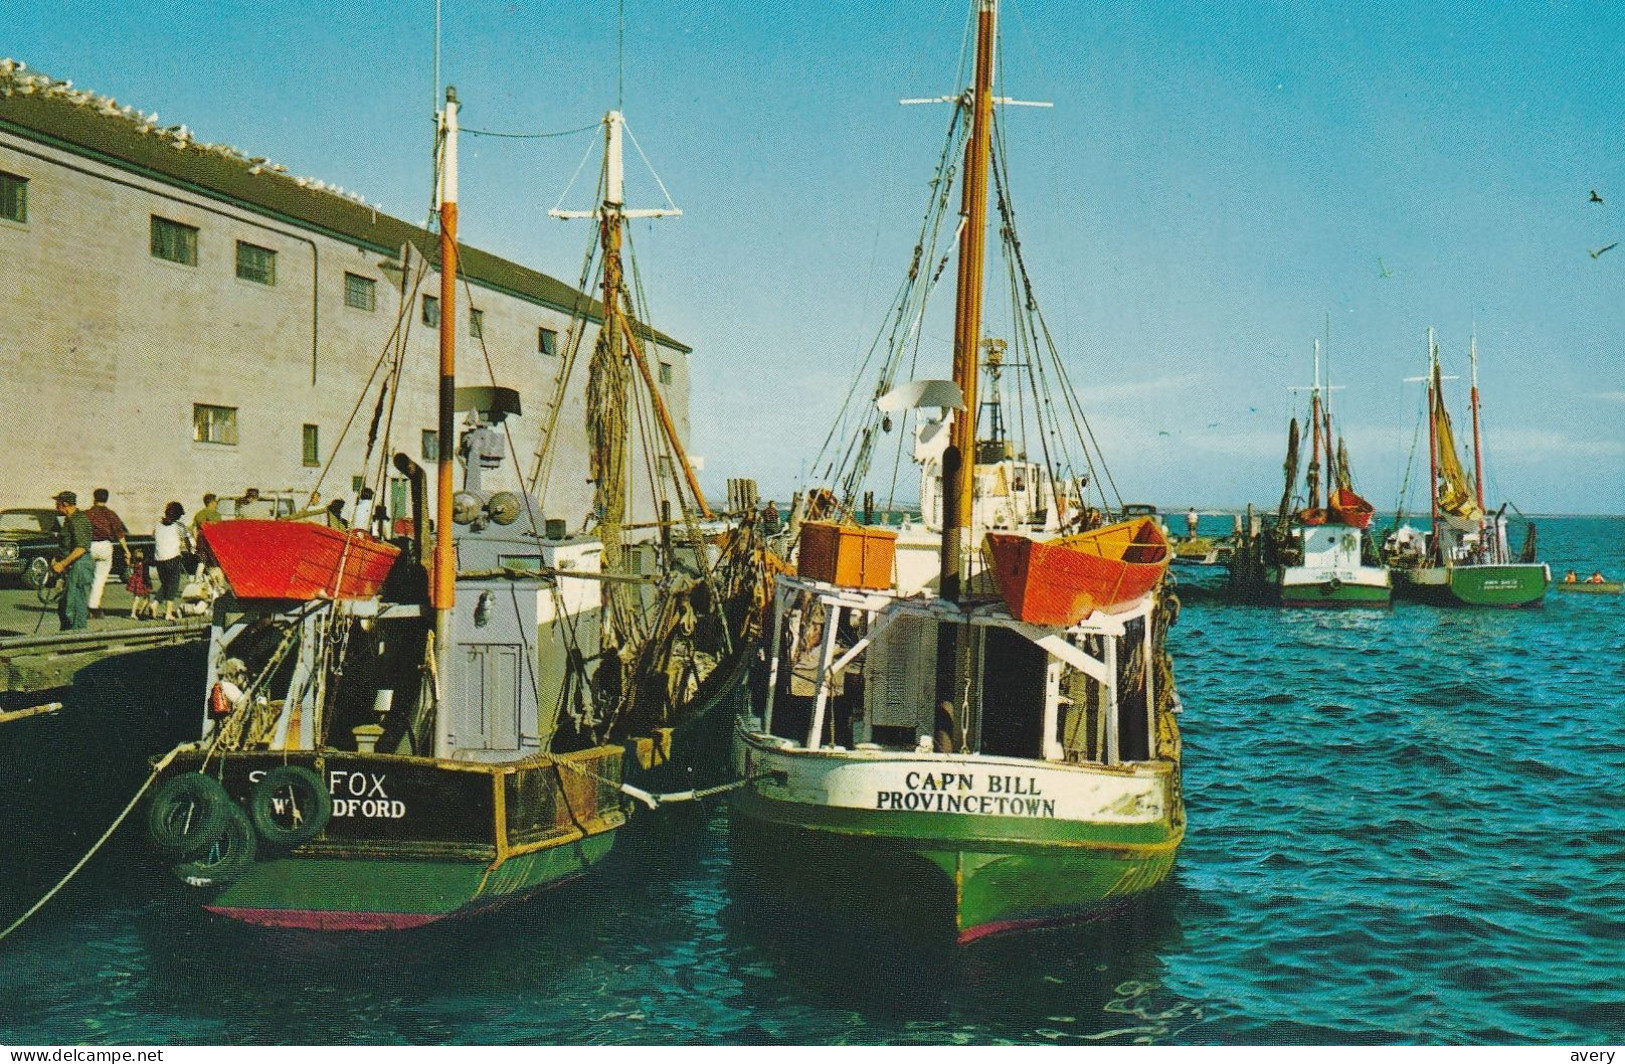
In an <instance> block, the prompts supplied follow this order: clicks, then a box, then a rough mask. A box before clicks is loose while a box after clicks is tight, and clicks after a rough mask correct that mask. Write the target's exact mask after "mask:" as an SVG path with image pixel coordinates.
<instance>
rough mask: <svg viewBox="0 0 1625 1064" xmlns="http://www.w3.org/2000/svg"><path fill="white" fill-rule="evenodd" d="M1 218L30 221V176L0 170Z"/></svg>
mask: <svg viewBox="0 0 1625 1064" xmlns="http://www.w3.org/2000/svg"><path fill="white" fill-rule="evenodd" d="M0 218H8V219H10V220H11V221H13V222H26V221H28V178H26V177H18V176H17V175H16V174H8V173H3V172H0Z"/></svg>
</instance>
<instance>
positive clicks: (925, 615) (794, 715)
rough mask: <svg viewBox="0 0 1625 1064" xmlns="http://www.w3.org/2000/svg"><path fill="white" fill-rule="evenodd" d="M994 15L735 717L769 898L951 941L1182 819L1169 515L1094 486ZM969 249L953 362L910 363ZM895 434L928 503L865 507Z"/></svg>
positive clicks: (1168, 831) (1159, 873)
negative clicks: (992, 289)
mask: <svg viewBox="0 0 1625 1064" xmlns="http://www.w3.org/2000/svg"><path fill="white" fill-rule="evenodd" d="M997 13H998V4H997V3H996V2H994V0H977V2H975V3H974V4H973V9H972V18H973V22H974V29H975V33H974V36H975V41H976V44H975V66H974V75H973V86H972V88H971V89H970V91H968V92H965V93H963V94H956V95H954V96H952V97H948V98H947V99H946V101H945V102H950V103H951V104H952V106H953V108H954V111H953V115H952V118H951V120H950V123H949V136H948V143H947V144H946V146H945V147H944V150H943V153H942V155H941V157H940V160H941V161H940V163H939V169H938V173H937V179H936V180H935V181H933V183H932V188H933V194H932V196H931V199H930V204H929V206H928V208H927V212H926V215H927V216H926V221H925V225H924V226H923V228H922V233H923V234H925V235H924V236H923V237H922V243H921V245H920V246H919V247H918V248H916V250H915V256H914V266H913V268H911V269H910V270H909V271H908V277H909V280H908V281H907V282H906V283H905V284H904V286H903V290H902V292H901V293H900V295H899V299H898V302H897V304H896V305H895V306H894V309H893V313H892V314H891V315H890V316H889V319H888V320H889V322H892V323H896V325H897V327H896V328H895V329H892V328H891V327H888V330H887V331H888V332H889V334H890V339H889V340H885V341H882V342H880V343H881V344H882V345H883V347H884V352H883V358H882V359H881V361H882V363H883V365H882V368H881V370H880V379H879V381H878V382H876V383H875V384H874V386H873V388H871V387H870V382H869V381H867V380H865V381H863V382H862V387H858V388H854V389H853V393H852V394H853V395H854V396H856V397H857V398H853V399H849V400H848V406H847V408H846V409H845V410H843V417H842V423H843V424H845V425H847V426H848V428H849V431H847V432H844V433H835V434H832V439H831V444H830V446H831V447H833V450H832V451H830V452H828V453H831V454H836V455H839V456H840V457H839V459H838V460H837V461H834V462H831V463H829V464H828V465H827V466H826V464H825V463H824V462H823V457H822V456H820V459H819V460H818V461H816V462H814V464H813V468H815V469H820V470H823V469H828V470H829V471H828V472H827V473H825V474H823V475H825V476H828V477H829V480H827V481H818V482H815V483H816V484H818V486H816V487H810V490H807V491H805V492H804V493H802V494H801V495H799V496H798V509H797V511H796V513H795V514H794V515H793V518H792V520H793V521H799V522H800V523H799V528H798V533H799V537H800V539H799V552H798V556H797V565H798V572H796V573H795V574H789V575H785V576H781V577H780V578H779V579H778V581H777V585H776V590H775V596H774V608H773V634H772V637H771V639H772V643H771V650H770V654H769V659H768V664H769V676H768V679H767V683H766V685H765V690H763V691H762V692H760V695H759V697H758V699H757V700H756V701H755V703H754V706H753V709H752V711H751V713H750V714H748V715H747V716H745V717H743V718H742V719H741V720H740V722H739V726H738V730H737V733H736V737H735V757H736V770H737V771H738V772H739V773H740V775H741V776H742V777H743V778H744V779H746V780H747V781H749V782H748V784H747V785H746V786H745V787H744V788H743V789H742V790H740V791H738V792H737V793H736V794H735V795H734V799H733V802H734V816H733V819H732V827H733V831H734V833H735V836H736V838H737V840H738V844H739V849H738V852H739V854H740V860H741V862H742V863H743V864H745V865H746V866H747V867H749V868H751V869H752V870H753V871H754V872H758V873H760V874H759V875H753V876H752V877H751V881H752V882H754V883H757V884H759V885H760V886H761V890H762V891H763V892H764V893H769V894H771V895H772V896H773V898H774V899H775V900H779V899H784V898H795V899H796V902H795V904H796V905H797V906H799V907H803V908H809V909H816V910H819V911H821V912H822V913H824V914H828V915H831V916H833V917H834V919H835V920H836V921H837V922H840V921H845V922H846V924H847V925H848V926H850V924H851V923H853V922H857V923H863V922H870V923H875V924H879V925H881V926H882V927H883V928H884V929H886V930H888V931H898V930H903V931H912V932H922V933H925V934H928V935H932V934H936V933H944V934H947V935H949V936H951V937H952V938H954V939H956V940H957V941H959V942H969V941H972V940H974V939H977V938H980V937H982V936H985V935H989V934H992V933H995V932H999V931H1007V930H1011V929H1014V928H1019V927H1025V926H1030V925H1034V924H1042V923H1050V922H1060V921H1066V920H1072V919H1078V918H1080V917H1083V916H1086V915H1088V914H1090V913H1092V912H1095V911H1097V910H1098V909H1099V908H1100V907H1101V906H1103V905H1106V904H1109V903H1112V902H1114V901H1117V900H1120V899H1124V898H1127V897H1130V896H1133V895H1137V894H1140V893H1142V892H1144V891H1147V890H1149V889H1151V888H1152V887H1154V886H1155V885H1156V884H1157V883H1159V882H1160V881H1161V880H1162V879H1163V878H1164V877H1166V876H1167V874H1168V872H1169V870H1170V869H1171V868H1172V866H1173V863H1174V859H1175V854H1176V852H1177V850H1178V847H1179V844H1180V841H1181V839H1182V838H1183V835H1184V829H1185V813H1184V805H1183V802H1182V798H1181V787H1180V745H1179V733H1178V728H1177V726H1176V724H1175V720H1174V713H1175V710H1176V707H1177V696H1176V694H1175V690H1174V679H1173V670H1172V665H1171V662H1170V659H1169V657H1168V654H1167V651H1166V648H1165V640H1166V632H1167V627H1168V625H1169V624H1171V623H1172V620H1173V616H1174V613H1173V610H1174V606H1173V603H1172V602H1171V601H1170V599H1169V595H1168V592H1167V584H1166V582H1165V581H1164V580H1163V576H1164V574H1165V573H1166V568H1167V565H1168V557H1169V551H1168V545H1167V541H1166V538H1165V537H1164V535H1163V533H1162V531H1161V529H1160V528H1159V527H1157V525H1156V522H1155V521H1154V520H1146V519H1144V518H1141V519H1138V520H1128V521H1126V522H1121V523H1112V521H1111V518H1112V517H1113V516H1118V517H1121V516H1122V515H1123V513H1124V510H1125V509H1126V507H1125V506H1124V505H1123V503H1122V500H1121V499H1120V498H1119V499H1117V500H1116V502H1115V505H1105V500H1104V499H1102V500H1100V501H1101V503H1102V505H1098V506H1097V505H1093V504H1092V503H1091V499H1092V498H1093V497H1092V496H1091V495H1090V494H1089V492H1090V491H1091V490H1093V491H1095V492H1096V493H1098V492H1099V491H1100V483H1101V481H1099V480H1094V479H1092V478H1091V476H1090V474H1092V473H1094V472H1095V471H1097V470H1098V469H1099V463H1100V457H1099V455H1098V454H1097V453H1093V451H1092V442H1090V441H1091V440H1092V437H1090V436H1089V435H1088V434H1087V433H1086V432H1085V431H1084V429H1083V426H1082V425H1081V424H1080V420H1081V413H1080V411H1079V409H1078V405H1077V404H1078V400H1077V397H1076V395H1075V394H1074V393H1073V392H1072V391H1071V390H1070V385H1069V384H1068V383H1067V381H1066V375H1065V364H1064V362H1062V360H1061V359H1060V358H1059V356H1058V354H1057V352H1056V351H1055V349H1054V346H1053V344H1052V343H1050V342H1049V332H1048V330H1047V329H1046V328H1044V326H1043V322H1042V317H1041V314H1040V312H1039V310H1038V303H1037V300H1036V296H1035V293H1034V291H1033V289H1032V286H1031V283H1030V281H1029V280H1028V278H1027V275H1026V270H1025V266H1024V265H1021V264H1019V259H1020V251H1019V247H1020V245H1019V243H1018V242H1017V241H1016V236H1015V223H1014V210H1013V207H1012V206H1011V202H1010V198H1009V195H1010V189H1009V187H1008V184H1007V178H1006V171H1005V164H1006V160H1005V158H1004V149H1003V143H1004V142H1003V139H1002V136H996V135H995V134H994V131H993V128H994V122H995V116H996V112H995V102H996V101H995V98H994V96H993V71H994V50H995V41H996V39H997V35H996V19H997ZM998 120H999V121H1000V122H1002V116H1000V117H999V119H998ZM960 160H963V161H964V163H965V166H964V169H963V171H959V165H958V164H959V162H960ZM956 176H957V177H958V179H959V180H962V181H963V182H964V185H963V192H962V197H961V198H960V207H961V209H962V211H963V215H962V217H956V215H955V208H954V206H953V204H952V200H953V199H954V197H953V196H952V195H951V194H950V193H951V187H952V185H953V183H954V181H955V178H956ZM990 186H991V187H992V191H993V194H994V195H993V198H994V199H995V201H996V203H997V209H998V212H999V223H998V225H997V229H998V231H999V232H1000V233H1001V235H1002V236H1003V238H1004V240H1005V242H1006V251H1007V254H1006V256H1005V262H1006V263H1007V264H1010V269H1011V276H1010V282H1011V285H1012V288H1011V290H1012V291H1014V292H1017V293H1019V299H1016V300H1013V302H1014V303H1016V304H1017V310H1018V313H1017V315H1016V317H1015V319H1014V320H1013V321H1012V323H1011V329H1012V332H1013V335H1012V336H1011V337H1010V338H1009V340H1008V347H1007V341H1006V340H1005V339H1003V338H998V337H989V336H986V335H985V334H984V330H983V319H982V313H981V304H982V299H981V296H982V291H983V271H984V266H985V248H984V241H985V239H986V233H987V230H988V228H989V225H988V207H989V204H988V199H989V188H990ZM943 234H947V236H946V238H945V241H944V243H945V244H947V246H939V245H938V244H937V243H936V241H937V239H938V237H939V236H941V235H943ZM949 242H951V243H949ZM953 245H957V252H958V266H959V269H958V285H957V295H958V298H957V302H956V306H957V308H958V309H957V312H956V318H955V331H954V341H953V350H952V358H953V377H952V380H951V381H950V380H915V381H909V382H907V383H903V384H899V383H897V374H899V373H900V372H901V371H902V370H903V368H904V367H907V366H909V365H911V363H912V357H913V354H914V353H915V351H916V350H917V345H918V343H919V340H918V338H917V336H916V333H915V330H916V329H917V324H916V323H918V322H919V321H920V320H922V318H923V315H924V313H925V304H924V300H925V297H926V295H927V294H928V292H929V289H930V287H931V286H930V283H929V282H930V279H931V274H932V272H933V269H934V270H935V271H936V272H941V271H942V270H943V269H944V268H945V267H946V265H947V263H948V260H949V258H950V257H951V256H952V254H953ZM930 263H940V265H936V266H934V267H933V269H926V268H924V266H923V265H922V264H930ZM1020 308H1025V311H1024V312H1021V309H1020ZM1011 351H1015V352H1020V353H1021V357H1020V358H1013V357H1010V352H1011ZM1040 369H1042V372H1040ZM1007 373H1008V374H1013V375H1016V376H1017V380H1018V381H1020V379H1021V376H1023V375H1025V377H1026V381H1025V382H1023V383H1022V384H1021V386H1020V387H1017V388H1015V389H1014V392H1015V394H1016V395H1017V396H1018V398H1017V399H1016V401H1015V403H1016V404H1017V409H1018V411H1025V414H1024V416H1018V417H1014V418H1011V417H1008V416H1007V415H1006V408H1005V401H1004V398H1003V396H1002V393H1001V380H1002V375H1004V374H1007ZM983 378H985V380H984V379H983ZM1046 381H1048V382H1050V385H1051V387H1052V394H1051V395H1049V396H1045V397H1044V400H1045V401H1040V400H1039V393H1040V392H1041V391H1042V389H1043V388H1044V387H1045V382H1046ZM1029 385H1030V386H1031V387H1029ZM984 386H985V390H984ZM1057 390H1058V394H1055V393H1054V392H1055V391H1057ZM1028 392H1031V393H1032V394H1033V400H1032V402H1031V404H1030V405H1029V406H1021V405H1019V404H1023V403H1026V402H1027V400H1026V395H1027V393H1028ZM979 393H981V395H982V396H985V398H984V397H979ZM868 396H879V397H880V398H879V399H878V401H873V402H871V401H870V400H868V399H867V398H864V397H868ZM1049 399H1053V400H1054V401H1053V403H1050V402H1048V401H1047V400H1049ZM932 411H934V413H932ZM1057 411H1065V412H1066V415H1065V416H1062V417H1058V416H1057ZM894 418H896V419H902V420H905V422H906V421H907V420H912V421H913V432H912V433H911V434H910V433H908V432H907V430H906V429H902V428H899V426H898V425H896V424H895V422H894ZM1013 425H1014V426H1016V430H1015V431H1012V426H1013ZM1028 426H1031V429H1030V431H1031V435H1030V436H1028V435H1026V434H1025V433H1026V432H1027V431H1028V428H1027V427H1028ZM894 430H896V431H899V432H900V433H902V436H903V439H904V440H905V441H907V440H908V439H909V438H910V436H911V437H912V442H913V454H912V457H913V458H914V460H915V463H916V465H917V467H918V469H919V475H920V493H921V502H920V513H921V515H922V516H921V521H920V522H919V523H918V524H914V523H909V524H907V525H905V526H903V527H901V528H896V529H876V528H873V527H869V526H864V525H860V524H858V523H857V522H856V521H855V520H854V519H853V515H854V514H855V512H857V509H858V507H857V505H856V499H857V497H858V495H859V493H860V491H862V489H863V486H864V484H865V478H866V477H867V476H868V474H869V471H870V462H871V459H872V458H873V457H874V455H875V454H876V453H877V448H878V446H879V444H880V441H881V440H883V438H884V436H885V434H886V433H888V432H891V431H894ZM1029 443H1030V444H1031V448H1032V449H1031V451H1029V450H1028V449H1027V445H1028V444H1029ZM1046 447H1047V448H1048V450H1045V449H1044V448H1046ZM888 450H889V448H888ZM901 453H902V449H901V448H899V449H898V454H899V455H901ZM896 461H898V462H899V463H900V461H901V458H898V459H896ZM1080 466H1081V467H1082V468H1080ZM895 474H896V470H895V469H894V470H893V471H892V475H891V477H890V478H888V479H889V480H890V482H891V483H896V479H895ZM1103 479H1104V482H1105V483H1107V484H1109V483H1110V478H1109V477H1104V478H1103ZM882 482H885V481H884V480H883V481H882ZM1113 490H1115V488H1114V489H1113ZM887 508H890V504H889V503H888V507H887ZM809 512H811V515H812V516H813V517H815V518H817V520H816V521H814V522H807V521H805V520H802V519H803V518H805V517H806V516H808V513H809ZM832 528H833V529H834V531H833V532H832ZM978 547H980V549H978ZM984 562H985V563H986V565H984Z"/></svg>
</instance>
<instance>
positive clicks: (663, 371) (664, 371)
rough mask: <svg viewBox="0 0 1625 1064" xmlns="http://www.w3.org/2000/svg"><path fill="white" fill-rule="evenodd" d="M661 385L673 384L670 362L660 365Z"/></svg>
mask: <svg viewBox="0 0 1625 1064" xmlns="http://www.w3.org/2000/svg"><path fill="white" fill-rule="evenodd" d="M660 383H661V384H670V383H671V363H670V362H662V363H661V364H660Z"/></svg>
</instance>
